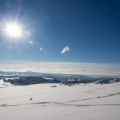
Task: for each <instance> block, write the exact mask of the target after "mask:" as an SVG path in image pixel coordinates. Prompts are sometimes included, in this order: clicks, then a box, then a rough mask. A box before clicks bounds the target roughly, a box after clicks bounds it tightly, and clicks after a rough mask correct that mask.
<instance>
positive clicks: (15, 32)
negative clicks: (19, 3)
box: [4, 22, 23, 39]
mask: <svg viewBox="0 0 120 120" xmlns="http://www.w3.org/2000/svg"><path fill="white" fill-rule="evenodd" d="M4 33H5V35H6V36H7V37H8V38H10V39H18V38H21V37H22V36H23V28H22V26H21V25H20V24H19V23H16V22H15V23H14V22H12V23H6V24H5V26H4Z"/></svg>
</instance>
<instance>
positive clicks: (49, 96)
mask: <svg viewBox="0 0 120 120" xmlns="http://www.w3.org/2000/svg"><path fill="white" fill-rule="evenodd" d="M53 86H56V87H53ZM119 110H120V83H113V84H105V85H100V84H94V83H90V84H79V85H73V86H65V85H60V84H37V85H30V86H12V85H8V86H4V85H3V84H2V83H0V120H23V119H24V120H118V119H119V118H120V114H119Z"/></svg>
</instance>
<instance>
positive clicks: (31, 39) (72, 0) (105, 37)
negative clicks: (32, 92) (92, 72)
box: [0, 0, 120, 64]
mask: <svg viewBox="0 0 120 120" xmlns="http://www.w3.org/2000/svg"><path fill="white" fill-rule="evenodd" d="M119 6H120V1H119V0H0V27H1V28H0V63H4V62H24V61H26V62H82V63H98V64H99V63H106V64H108V63H110V64H119V63H120V55H119V53H120V49H119V44H120V34H119V33H120V7H119ZM16 19H17V21H18V22H20V23H21V24H22V25H23V26H24V31H25V33H26V34H24V36H23V37H21V38H20V39H18V40H12V39H7V38H6V36H4V35H3V34H4V33H3V31H2V27H3V26H4V20H6V21H7V22H9V21H11V20H12V21H15V20H16ZM65 46H69V47H70V51H69V52H66V53H65V54H61V51H62V49H63V48H64V47H65Z"/></svg>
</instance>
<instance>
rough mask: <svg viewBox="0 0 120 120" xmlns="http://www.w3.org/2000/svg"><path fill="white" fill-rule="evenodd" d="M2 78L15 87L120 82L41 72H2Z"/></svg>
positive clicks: (106, 78) (118, 80)
mask: <svg viewBox="0 0 120 120" xmlns="http://www.w3.org/2000/svg"><path fill="white" fill-rule="evenodd" d="M0 78H1V79H3V80H4V82H9V83H11V84H14V85H31V84H40V83H63V84H66V85H71V84H72V85H73V84H76V83H91V82H94V83H96V84H110V83H115V82H120V78H113V77H112V78H111V77H99V78H98V77H96V78H95V77H94V78H93V77H89V76H84V75H75V74H50V73H39V72H32V71H27V72H14V71H13V72H4V71H0Z"/></svg>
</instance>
